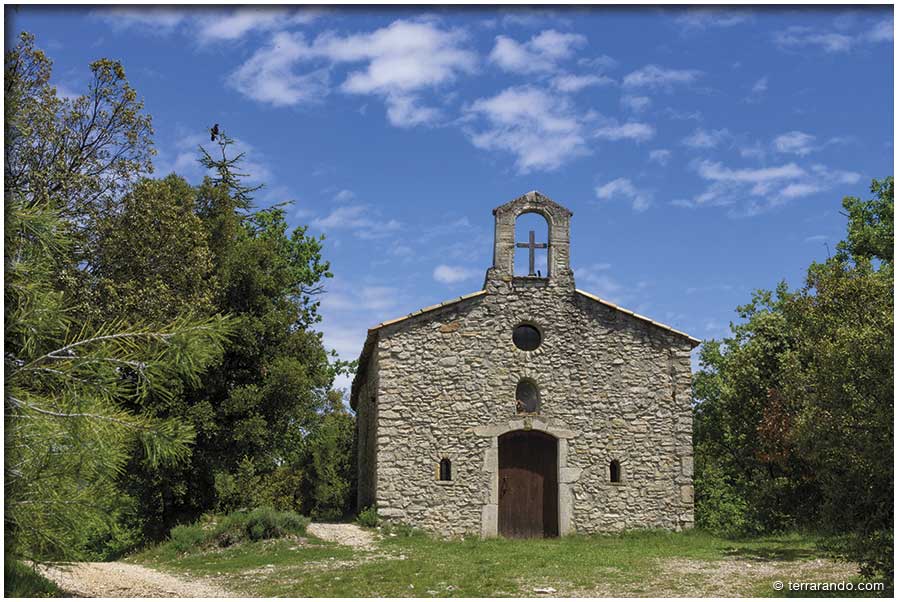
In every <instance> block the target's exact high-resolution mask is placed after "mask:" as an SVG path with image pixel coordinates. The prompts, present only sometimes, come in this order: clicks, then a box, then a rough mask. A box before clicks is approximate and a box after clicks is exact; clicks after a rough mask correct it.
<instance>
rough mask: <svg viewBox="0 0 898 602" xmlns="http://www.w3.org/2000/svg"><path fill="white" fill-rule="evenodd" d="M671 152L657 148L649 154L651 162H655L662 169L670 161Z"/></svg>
mask: <svg viewBox="0 0 898 602" xmlns="http://www.w3.org/2000/svg"><path fill="white" fill-rule="evenodd" d="M670 156H671V152H670V151H669V150H667V149H666V148H657V149H655V150H653V151H651V152H650V153H649V161H653V162H655V163H657V164H658V165H661V166H662V167H663V166H665V165H667V163H668V161H670Z"/></svg>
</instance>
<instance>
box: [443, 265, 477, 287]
mask: <svg viewBox="0 0 898 602" xmlns="http://www.w3.org/2000/svg"><path fill="white" fill-rule="evenodd" d="M480 275H481V272H480V271H479V270H474V269H471V268H466V267H462V266H457V265H445V264H440V265H438V266H437V267H435V268H434V269H433V279H434V280H436V281H437V282H440V283H442V284H456V283H458V282H464V281H465V280H471V279H473V278H476V277H477V276H480Z"/></svg>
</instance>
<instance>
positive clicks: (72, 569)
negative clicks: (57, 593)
mask: <svg viewBox="0 0 898 602" xmlns="http://www.w3.org/2000/svg"><path fill="white" fill-rule="evenodd" d="M37 569H38V571H40V573H41V574H42V575H44V577H46V578H47V579H50V580H51V581H54V582H56V584H57V585H59V587H61V588H62V589H63V590H65V591H66V592H68V593H70V594H73V595H75V596H79V597H85V598H239V597H241V596H240V594H235V593H233V592H229V591H226V590H224V589H222V588H221V587H219V586H217V585H214V584H212V583H209V582H208V581H204V580H202V579H194V578H191V579H190V581H185V580H183V579H180V578H178V577H174V576H172V575H168V574H166V573H162V572H160V571H157V570H154V569H149V568H146V567H142V566H138V565H136V564H129V563H127V562H74V563H71V564H54V565H47V564H45V565H39V566H38V567H37Z"/></svg>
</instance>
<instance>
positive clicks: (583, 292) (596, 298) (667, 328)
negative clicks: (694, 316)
mask: <svg viewBox="0 0 898 602" xmlns="http://www.w3.org/2000/svg"><path fill="white" fill-rule="evenodd" d="M574 290H575V291H576V292H578V293H580V294H581V295H583V296H584V297H587V298H589V299H592V300H593V301H598V302H599V303H601V304H602V305H607V306H608V307H611V308H613V309H616V310H617V311H620V312H623V313H625V314H628V315H631V316H633V317H634V318H637V319H639V320H642V321H644V322H648V323H649V324H653V325H654V326H657V327H658V328H662V329H664V330H668V331H670V332H672V333H674V334H678V335H680V336H682V337H686V338H687V339H689V340H690V341H692V342H693V343H695V344H696V345H700V344H701V342H702V341H701V339H697V338H695V337H693V336H691V335H689V334H686V333H685V332H683V331H682V330H677V329H676V328H674V327H673V326H668V325H667V324H664V323H662V322H658V321H656V320H653V319H651V318H649V317H647V316H643V315H642V314H638V313H636V312H635V311H632V310H629V309H626V308H623V307H621V306H620V305H617V304H616V303H612V302H611V301H606V300H605V299H602V298H601V297H597V296H596V295H593V294H592V293H587V292H586V291H584V290H580V289H579V288H578V289H574Z"/></svg>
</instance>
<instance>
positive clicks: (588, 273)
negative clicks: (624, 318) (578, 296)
mask: <svg viewBox="0 0 898 602" xmlns="http://www.w3.org/2000/svg"><path fill="white" fill-rule="evenodd" d="M610 269H611V265H610V264H608V263H596V264H592V265H588V266H577V267H575V268H574V278H575V279H576V280H577V286H578V287H579V288H584V289H586V290H587V291H589V292H590V293H593V294H595V295H597V296H598V297H600V298H601V299H605V300H606V301H610V302H612V303H621V304H623V303H627V302H628V301H629V300H630V299H631V296H632V295H633V294H634V293H635V292H636V291H637V289H640V288H643V287H641V286H637V287H634V288H633V289H631V288H629V287H627V286H624V285H623V284H622V283H620V282H619V281H618V280H617V279H615V278H614V277H613V276H612V275H611V274H610V273H609V270H610Z"/></svg>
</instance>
